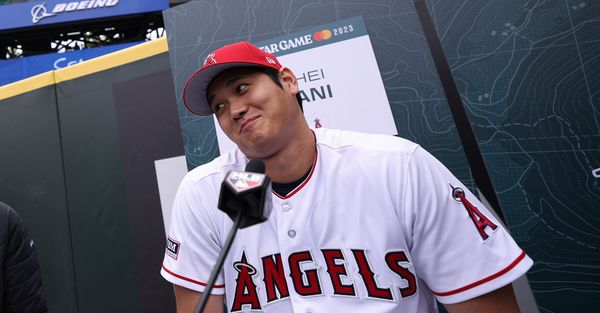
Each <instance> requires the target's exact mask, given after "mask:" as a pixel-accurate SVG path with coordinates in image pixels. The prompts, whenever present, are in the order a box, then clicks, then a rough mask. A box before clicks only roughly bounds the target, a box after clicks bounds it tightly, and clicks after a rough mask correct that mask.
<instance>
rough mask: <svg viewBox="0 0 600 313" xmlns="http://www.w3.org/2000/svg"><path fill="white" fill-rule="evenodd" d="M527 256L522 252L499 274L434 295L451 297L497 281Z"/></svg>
mask: <svg viewBox="0 0 600 313" xmlns="http://www.w3.org/2000/svg"><path fill="white" fill-rule="evenodd" d="M525 256H526V254H525V251H522V252H521V255H519V256H518V257H517V258H516V259H515V260H514V261H512V263H510V264H509V265H508V266H507V267H505V268H504V269H502V270H500V271H499V272H497V273H495V274H492V275H490V276H488V277H486V278H484V279H481V280H478V281H476V282H474V283H472V284H469V285H466V286H464V287H461V288H458V289H454V290H451V291H446V292H435V291H434V292H433V294H434V295H436V296H440V297H444V296H450V295H454V294H457V293H460V292H463V291H466V290H469V289H472V288H475V287H477V286H479V285H482V284H485V283H487V282H488V281H491V280H493V279H496V278H498V277H500V276H502V275H504V274H506V273H507V272H508V271H510V270H511V269H513V268H514V267H515V266H517V264H519V263H520V262H521V261H522V260H523V259H524V258H525Z"/></svg>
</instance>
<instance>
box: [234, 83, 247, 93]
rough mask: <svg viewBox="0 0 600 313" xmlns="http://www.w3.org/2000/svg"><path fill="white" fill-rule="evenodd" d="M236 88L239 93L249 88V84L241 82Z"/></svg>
mask: <svg viewBox="0 0 600 313" xmlns="http://www.w3.org/2000/svg"><path fill="white" fill-rule="evenodd" d="M235 89H236V91H237V92H238V93H240V92H243V91H244V90H246V89H248V84H239V85H238V86H237V87H236V88H235Z"/></svg>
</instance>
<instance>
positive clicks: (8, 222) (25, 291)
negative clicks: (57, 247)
mask: <svg viewBox="0 0 600 313" xmlns="http://www.w3.org/2000/svg"><path fill="white" fill-rule="evenodd" d="M0 268H1V269H2V271H1V272H0V281H1V283H2V285H0V312H3V313H43V312H48V308H47V307H46V300H45V298H44V294H43V292H42V274H41V273H40V265H39V263H38V260H37V255H36V253H35V248H34V246H33V240H31V238H30V237H29V233H28V232H27V229H26V228H25V225H23V220H21V217H19V215H18V214H17V212H15V210H13V209H12V208H11V207H10V206H8V205H7V204H5V203H2V202H0Z"/></svg>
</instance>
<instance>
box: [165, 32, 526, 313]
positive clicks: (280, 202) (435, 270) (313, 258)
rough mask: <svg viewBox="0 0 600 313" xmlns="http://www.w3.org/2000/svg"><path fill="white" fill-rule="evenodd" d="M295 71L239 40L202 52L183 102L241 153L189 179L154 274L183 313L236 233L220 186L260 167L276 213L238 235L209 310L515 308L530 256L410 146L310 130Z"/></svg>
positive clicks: (447, 175) (444, 171)
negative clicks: (249, 166)
mask: <svg viewBox="0 0 600 313" xmlns="http://www.w3.org/2000/svg"><path fill="white" fill-rule="evenodd" d="M298 92H299V89H298V81H297V79H296V77H295V76H294V74H293V72H292V71H291V70H290V69H288V68H286V67H284V66H282V65H281V64H280V63H279V61H278V60H277V59H276V58H275V57H274V56H273V55H271V54H269V53H266V52H264V51H262V50H260V49H258V48H256V47H255V46H253V45H251V44H249V43H247V42H239V43H235V44H232V45H228V46H225V47H222V48H220V49H218V50H216V51H214V52H213V53H211V54H209V55H208V57H207V58H206V61H205V62H204V64H203V66H202V67H201V68H200V69H199V70H198V71H197V72H195V73H194V74H193V75H192V76H191V77H190V79H189V80H188V82H187V84H186V86H185V89H184V93H183V98H184V101H185V104H186V106H187V108H188V109H189V110H190V111H191V112H193V113H195V114H198V115H211V114H215V116H216V118H217V120H218V122H219V125H220V127H221V128H222V129H223V131H224V132H225V134H226V135H227V136H228V137H229V138H231V140H233V142H235V143H236V144H237V146H238V149H236V150H234V151H231V152H228V153H225V154H223V155H221V156H220V157H218V158H216V159H215V160H213V161H212V162H210V163H207V164H205V165H202V166H199V167H197V168H196V169H194V170H192V171H190V172H189V173H188V174H187V175H186V177H185V178H184V179H183V181H182V182H181V185H180V186H179V190H178V192H177V196H176V199H175V202H174V209H173V216H172V223H171V227H170V231H169V234H168V243H167V249H166V253H165V258H164V262H163V265H162V269H161V274H162V275H163V277H164V278H165V279H167V280H168V281H170V282H172V283H173V284H174V286H175V294H176V300H177V310H178V312H179V313H183V312H192V310H193V308H194V307H195V305H196V303H197V301H198V299H199V298H200V295H201V293H202V292H203V291H204V288H205V286H206V281H207V280H208V278H209V275H210V273H211V271H212V268H213V266H214V265H215V263H216V260H217V257H218V255H219V253H220V251H221V247H222V245H223V243H224V241H225V239H226V238H225V237H226V236H227V234H228V233H229V230H230V228H231V226H232V224H233V222H232V221H231V219H230V218H229V217H228V216H227V215H226V214H225V213H223V212H221V211H219V209H218V208H217V200H218V196H219V190H220V185H221V182H222V181H223V178H224V177H225V175H226V174H227V173H228V172H229V171H230V170H239V171H243V169H244V167H245V165H246V163H247V162H248V161H249V160H250V159H262V160H263V161H264V163H265V167H266V174H267V175H269V176H270V177H271V178H272V180H273V197H272V198H273V199H272V204H273V211H272V213H271V215H270V217H269V219H268V220H267V221H266V222H264V223H262V224H259V225H255V226H252V227H248V228H245V229H241V230H240V231H239V232H238V234H237V238H236V239H235V241H234V243H233V246H232V249H231V251H230V252H229V255H228V257H227V258H226V260H225V263H224V267H223V270H222V272H221V275H220V276H219V278H218V279H217V283H216V285H215V288H214V289H213V290H212V294H211V296H210V298H209V299H210V300H209V303H208V306H207V308H206V310H205V312H222V310H223V304H225V307H226V309H227V311H228V312H250V311H251V312H277V313H286V312H302V313H309V312H310V313H321V312H437V308H436V302H435V300H436V299H437V300H438V301H439V302H441V303H443V304H444V305H445V306H446V308H447V309H448V310H449V311H450V312H504V313H506V312H518V311H519V309H518V306H517V304H516V301H515V297H514V294H513V291H512V288H511V282H512V281H514V280H515V279H517V278H518V277H520V276H521V275H523V274H524V273H525V272H526V271H527V270H528V269H529V268H530V267H531V266H532V264H533V261H532V260H531V259H530V258H529V257H528V256H527V255H526V254H525V252H524V251H523V250H521V249H520V248H519V247H518V246H517V244H516V243H515V242H514V240H513V239H512V238H511V237H510V235H509V234H508V233H507V232H506V230H505V229H504V228H503V227H502V226H501V225H500V223H499V222H498V221H497V220H496V219H495V218H494V216H493V215H492V214H490V212H489V211H488V210H486V208H485V206H483V205H482V204H481V203H480V202H479V201H478V200H477V199H476V198H475V197H474V196H473V195H472V194H471V193H470V192H469V190H468V189H467V188H465V187H464V186H463V185H462V184H461V182H460V181H458V180H457V179H456V178H455V177H454V176H453V175H452V174H451V173H450V171H449V170H448V169H446V167H444V166H443V165H442V164H441V163H440V162H439V161H438V160H436V159H435V158H434V157H433V156H431V154H429V153H428V152H427V151H425V150H424V149H423V148H421V147H420V146H419V145H417V144H415V143H413V142H410V141H408V140H405V139H402V138H398V137H393V136H386V135H371V134H363V133H357V132H350V131H342V130H330V129H324V128H319V129H314V130H312V129H310V128H309V127H308V125H307V123H306V121H305V119H304V116H303V113H302V110H301V99H299V98H298Z"/></svg>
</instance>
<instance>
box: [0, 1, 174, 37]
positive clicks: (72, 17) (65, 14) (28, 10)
mask: <svg viewBox="0 0 600 313" xmlns="http://www.w3.org/2000/svg"><path fill="white" fill-rule="evenodd" d="M168 7H169V1H168V0H121V1H120V0H83V1H65V0H47V1H30V2H24V3H16V4H5V5H0V30H7V29H16V28H25V27H35V26H39V25H48V24H56V23H65V22H72V21H79V20H88V19H96V18H103V17H111V16H118V15H129V14H137V13H144V12H156V11H162V10H164V9H167V8H168Z"/></svg>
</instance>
